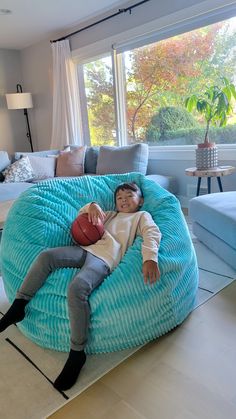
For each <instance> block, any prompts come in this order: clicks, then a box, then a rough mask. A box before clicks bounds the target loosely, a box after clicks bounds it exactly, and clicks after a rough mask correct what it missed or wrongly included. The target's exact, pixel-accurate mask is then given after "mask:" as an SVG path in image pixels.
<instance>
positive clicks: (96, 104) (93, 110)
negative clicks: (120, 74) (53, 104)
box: [83, 56, 117, 146]
mask: <svg viewBox="0 0 236 419" xmlns="http://www.w3.org/2000/svg"><path fill="white" fill-rule="evenodd" d="M83 75H84V88H85V99H86V110H87V118H86V119H87V121H88V127H89V136H90V144H91V145H93V146H100V145H103V144H106V145H112V146H114V145H117V141H116V124H115V107H114V89H113V75H112V60H111V56H106V57H104V58H100V59H97V60H95V61H92V62H89V63H87V64H84V65H83Z"/></svg>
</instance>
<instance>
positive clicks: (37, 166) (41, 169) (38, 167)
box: [28, 155, 56, 180]
mask: <svg viewBox="0 0 236 419" xmlns="http://www.w3.org/2000/svg"><path fill="white" fill-rule="evenodd" d="M28 158H29V161H30V164H31V166H32V168H33V173H34V180H42V179H49V178H53V177H54V176H55V168H56V156H52V157H39V156H33V155H29V156H28Z"/></svg>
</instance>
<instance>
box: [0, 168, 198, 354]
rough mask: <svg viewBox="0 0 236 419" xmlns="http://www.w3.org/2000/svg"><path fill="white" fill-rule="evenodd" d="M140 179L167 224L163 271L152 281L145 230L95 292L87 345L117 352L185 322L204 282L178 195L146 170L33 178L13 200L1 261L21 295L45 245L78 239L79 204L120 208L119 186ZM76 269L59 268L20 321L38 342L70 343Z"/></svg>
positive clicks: (10, 287) (9, 288)
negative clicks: (70, 293)
mask: <svg viewBox="0 0 236 419" xmlns="http://www.w3.org/2000/svg"><path fill="white" fill-rule="evenodd" d="M131 181H134V182H136V183H137V184H138V185H139V186H140V187H141V189H142V191H143V194H144V205H143V207H142V209H143V210H146V211H149V212H150V213H151V215H152V217H153V219H154V221H155V222H156V223H157V224H158V226H159V228H160V230H161V232H162V235H163V237H162V241H161V246H160V251H159V266H160V270H161V279H160V281H159V282H157V283H155V284H154V285H152V286H151V285H145V284H144V281H143V276H142V271H141V269H142V257H141V243H142V239H141V237H137V238H136V239H135V241H134V243H133V245H132V246H131V247H130V248H129V249H128V251H127V252H126V254H125V256H124V258H123V259H122V261H121V262H120V264H119V266H118V267H117V268H116V269H115V270H114V271H113V272H112V273H111V274H110V276H108V277H107V278H106V279H105V281H104V282H103V283H102V284H101V285H100V286H99V288H97V289H96V290H95V291H94V292H93V293H92V295H91V296H90V299H89V302H90V306H91V323H90V328H89V340H88V345H87V348H86V351H87V353H102V352H111V351H117V350H121V349H126V348H130V347H134V346H137V345H142V344H144V343H146V342H148V341H150V340H152V339H155V338H157V337H158V336H161V335H163V334H164V333H166V332H168V331H170V330H171V329H173V328H174V327H176V326H177V325H179V324H180V323H181V322H182V321H183V320H184V319H185V318H186V317H187V316H188V314H189V313H190V312H191V310H192V309H193V307H194V301H195V296H196V291H197V286H198V268H197V262H196V256H195V252H194V248H193V245H192V242H191V239H190V236H189V232H188V228H187V225H186V223H185V219H184V217H183V214H182V212H181V209H180V205H179V202H178V200H177V199H176V197H175V196H174V195H172V194H170V193H169V192H168V191H166V190H165V189H163V188H161V187H160V186H158V185H157V184H156V183H154V182H153V181H151V180H148V179H146V178H145V176H143V175H141V174H138V173H128V174H122V175H109V176H95V177H92V176H83V177H78V178H70V179H52V180H47V181H44V182H41V183H39V184H37V185H35V186H32V187H31V188H29V189H28V190H27V191H25V192H24V193H23V194H22V195H21V196H20V197H19V198H18V200H17V201H16V202H15V203H14V205H13V207H12V208H11V210H10V212H9V215H8V218H7V221H6V223H5V226H4V231H3V235H2V243H1V269H2V276H3V281H4V287H5V290H6V294H7V296H8V298H9V301H10V302H12V301H13V300H14V298H15V294H16V291H17V289H18V288H19V287H20V285H21V283H22V281H23V279H24V277H25V275H26V273H27V271H28V269H29V267H30V265H31V264H32V262H33V261H34V259H35V258H36V256H37V255H38V254H39V253H40V252H41V251H42V250H43V249H45V248H50V247H57V246H66V245H72V238H71V235H70V226H71V223H72V221H73V219H74V218H75V217H76V215H77V213H78V210H79V209H80V208H81V207H82V206H84V205H85V204H87V203H88V202H91V201H97V202H98V203H99V204H100V205H101V206H102V207H103V208H104V209H105V210H112V209H114V190H115V188H116V187H117V186H118V184H120V183H122V182H131ZM75 273H76V269H72V268H64V269H58V270H56V271H55V272H54V273H52V274H51V275H50V276H49V277H48V279H47V281H46V283H45V284H44V286H43V287H42V288H41V289H40V290H39V291H38V292H37V294H36V295H35V297H34V298H33V299H32V300H31V301H30V303H29V304H28V305H27V307H26V317H25V319H24V320H23V321H22V322H20V323H18V327H19V329H20V330H21V331H22V333H23V334H24V335H25V336H27V337H28V338H30V339H31V340H32V341H34V342H35V343H37V344H39V345H41V346H43V347H46V348H51V349H55V350H59V351H69V349H70V330H69V320H68V310H67V297H66V295H67V287H68V283H69V282H70V281H71V279H72V277H73V276H74V275H75Z"/></svg>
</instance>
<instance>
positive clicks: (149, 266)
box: [143, 260, 161, 284]
mask: <svg viewBox="0 0 236 419" xmlns="http://www.w3.org/2000/svg"><path fill="white" fill-rule="evenodd" d="M160 276H161V274H160V270H159V266H158V264H157V262H155V261H154V260H146V262H144V264H143V277H144V282H145V284H147V283H148V282H149V283H150V284H154V283H155V282H156V281H157V280H159V279H160Z"/></svg>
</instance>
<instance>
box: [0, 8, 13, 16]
mask: <svg viewBox="0 0 236 419" xmlns="http://www.w3.org/2000/svg"><path fill="white" fill-rule="evenodd" d="M10 14H12V11H11V10H10V9H0V15H10Z"/></svg>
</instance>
